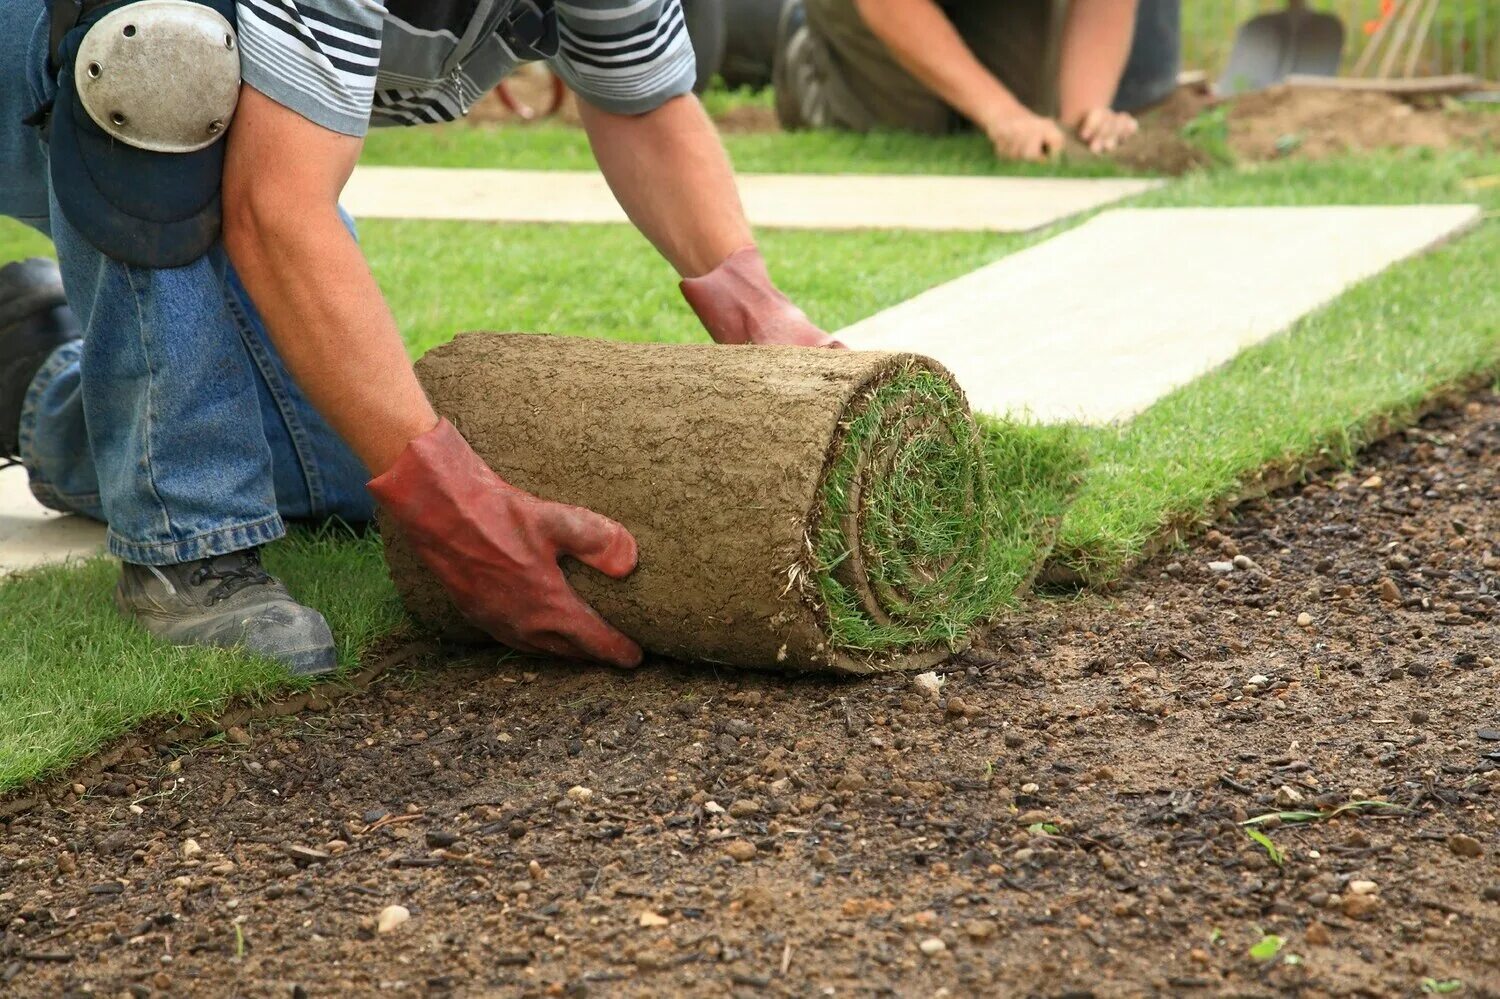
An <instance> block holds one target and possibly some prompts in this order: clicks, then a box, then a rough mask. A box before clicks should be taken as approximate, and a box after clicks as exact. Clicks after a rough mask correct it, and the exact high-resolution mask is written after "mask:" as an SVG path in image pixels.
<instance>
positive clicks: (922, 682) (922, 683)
mask: <svg viewBox="0 0 1500 999" xmlns="http://www.w3.org/2000/svg"><path fill="white" fill-rule="evenodd" d="M947 682H948V680H947V677H942V676H938V675H937V674H936V673H918V674H917V675H916V676H914V677H912V678H911V684H912V686H913V687H916V688H917V690H919V691H920V692H922V693H923V694H925V695H927V696H928V697H929V698H931V699H932V700H934V701H935V700H937V699H938V696H939V695H940V694H941V693H942V691H943V684H944V683H947Z"/></svg>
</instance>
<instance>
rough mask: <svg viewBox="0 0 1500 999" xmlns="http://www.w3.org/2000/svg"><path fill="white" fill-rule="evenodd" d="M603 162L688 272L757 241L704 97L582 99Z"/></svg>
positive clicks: (614, 186) (624, 198) (639, 219)
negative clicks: (628, 109) (604, 103)
mask: <svg viewBox="0 0 1500 999" xmlns="http://www.w3.org/2000/svg"><path fill="white" fill-rule="evenodd" d="M578 111H579V115H580V117H581V118H582V119H583V127H584V128H585V129H586V130H587V131H588V136H589V144H590V145H591V146H592V147H593V150H594V157H595V159H597V160H598V161H599V169H600V170H601V171H603V173H604V177H605V179H606V180H607V181H609V186H610V190H612V191H613V192H614V195H615V198H616V199H617V200H618V201H619V202H620V206H621V207H622V208H624V209H625V214H627V215H629V216H630V220H631V221H632V222H634V223H635V225H636V227H637V228H638V229H640V230H641V232H642V233H643V234H645V236H646V238H647V239H649V240H651V243H652V245H654V246H655V247H656V248H657V250H658V251H660V253H661V255H662V256H664V257H666V258H667V260H668V262H670V263H671V264H672V266H673V267H675V268H677V273H679V274H681V275H682V276H683V277H685V278H691V277H699V276H700V275H703V274H707V273H708V272H709V271H711V270H713V268H715V267H716V266H718V265H719V263H720V262H721V261H723V260H724V258H725V257H727V256H729V255H730V254H731V253H733V252H734V251H735V250H738V249H740V248H741V247H744V246H749V245H750V244H751V243H752V242H754V239H753V237H752V236H751V234H750V225H749V223H747V222H746V221H745V210H744V208H743V207H742V206H741V205H740V195H739V191H738V190H737V189H736V187H735V184H734V170H733V169H732V168H731V167H730V165H729V157H728V156H727V155H726V154H725V152H724V145H723V143H721V142H720V141H719V135H718V132H717V131H715V130H714V126H713V123H712V122H711V121H709V120H708V115H707V114H705V113H704V111H703V106H702V105H701V104H699V103H698V98H696V97H693V96H692V95H690V94H687V95H683V96H681V97H674V98H673V99H671V100H669V101H667V102H666V103H665V104H663V105H662V106H661V107H659V108H657V109H656V110H654V111H648V112H646V113H645V114H640V115H622V114H614V113H612V112H609V111H605V110H602V109H600V108H596V107H594V106H593V105H591V104H589V103H588V102H587V101H584V100H580V101H579V102H578Z"/></svg>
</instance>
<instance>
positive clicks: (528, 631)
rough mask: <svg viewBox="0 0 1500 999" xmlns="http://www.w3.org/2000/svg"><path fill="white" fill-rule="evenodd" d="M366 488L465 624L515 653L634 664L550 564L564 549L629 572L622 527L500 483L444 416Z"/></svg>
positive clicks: (628, 542)
mask: <svg viewBox="0 0 1500 999" xmlns="http://www.w3.org/2000/svg"><path fill="white" fill-rule="evenodd" d="M369 489H370V492H371V494H372V495H373V496H374V497H375V498H376V499H377V500H379V501H380V504H381V505H382V506H384V507H385V509H386V512H387V513H389V514H390V516H391V517H392V518H393V519H394V520H395V521H396V523H398V524H399V525H400V526H401V530H402V531H403V532H404V533H405V535H406V538H407V540H408V541H410V542H411V545H412V547H413V548H414V549H415V550H416V552H417V555H418V556H419V557H420V558H421V559H422V562H423V563H424V564H425V565H426V566H427V568H429V569H431V570H432V571H433V573H434V574H435V575H436V576H437V578H438V579H439V580H441V581H442V584H443V586H445V587H446V588H447V590H448V593H449V595H450V596H452V597H453V602H454V603H455V604H457V605H458V609H459V610H460V611H461V612H463V615H464V617H465V618H467V619H468V620H469V622H470V623H472V624H474V625H476V626H478V627H480V628H483V629H484V630H485V631H487V632H489V634H490V635H492V636H493V637H494V638H496V639H498V640H499V641H501V642H504V643H505V644H506V645H509V646H510V647H511V648H513V649H516V650H518V651H520V652H530V653H549V654H551V655H556V656H564V657H566V658H570V659H597V660H600V661H601V662H606V663H611V664H613V665H615V666H637V665H639V664H640V661H641V650H640V647H639V646H638V645H636V644H635V643H634V642H632V641H631V640H630V639H629V638H627V637H625V636H624V635H623V634H621V633H620V632H619V631H617V630H615V629H614V628H613V627H611V626H610V624H609V623H608V622H606V621H605V620H604V618H602V617H600V616H599V613H598V611H596V610H594V609H593V608H592V607H590V606H589V605H588V604H586V603H584V602H583V600H582V599H581V598H580V597H579V596H578V594H577V593H575V592H574V591H573V588H572V587H571V586H569V585H568V581H567V579H566V578H565V577H564V576H563V573H562V568H561V566H559V565H558V559H560V558H561V557H562V556H564V555H569V556H572V557H573V558H576V559H577V560H578V561H580V562H582V563H583V564H584V565H589V566H593V567H594V568H595V569H598V570H599V571H600V572H602V573H604V574H605V575H606V576H611V577H613V578H615V579H623V578H624V577H626V576H628V575H630V573H631V572H632V571H633V570H634V569H635V558H636V548H635V539H634V538H632V537H631V536H630V532H629V531H627V530H625V528H624V527H622V526H620V525H619V524H617V523H615V522H614V521H612V520H610V519H608V518H607V517H601V516H600V515H599V514H597V513H593V512H592V511H589V510H585V509H583V508H582V507H577V506H565V505H563V504H561V503H549V502H547V501H546V500H543V499H538V498H537V497H535V496H533V495H531V494H530V493H527V492H523V491H521V490H520V489H517V488H516V487H515V486H512V485H510V484H509V483H507V482H505V481H504V480H503V479H501V478H500V477H499V476H498V475H496V474H495V473H494V472H492V471H490V469H489V468H488V467H487V466H486V465H485V463H484V462H483V461H481V460H480V458H479V456H478V455H477V454H475V453H474V451H473V449H472V448H470V447H469V443H468V441H466V440H464V439H463V436H462V435H460V434H459V432H458V431H457V430H455V429H454V428H453V424H451V423H449V422H448V421H447V420H441V421H439V422H438V425H437V426H436V427H435V428H433V429H432V430H429V431H428V432H427V433H425V434H423V435H422V436H420V437H418V438H417V439H416V440H414V441H412V442H411V444H409V445H407V448H406V450H405V451H403V452H401V456H400V457H399V458H397V459H396V463H395V464H394V465H392V466H391V467H390V469H389V470H388V471H387V472H386V473H385V474H384V475H381V476H379V477H378V478H376V479H374V480H372V481H371V482H370V484H369Z"/></svg>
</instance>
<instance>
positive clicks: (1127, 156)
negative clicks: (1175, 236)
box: [1114, 87, 1500, 174]
mask: <svg viewBox="0 0 1500 999" xmlns="http://www.w3.org/2000/svg"><path fill="white" fill-rule="evenodd" d="M1496 141H1500V115H1494V114H1486V113H1483V112H1479V111H1465V110H1461V109H1458V110H1455V109H1451V108H1448V107H1446V106H1444V105H1443V104H1442V103H1441V102H1440V101H1435V100H1431V99H1427V100H1421V101H1406V100H1403V99H1401V98H1398V97H1393V96H1391V95H1389V94H1377V93H1360V92H1354V91H1343V90H1317V89H1313V88H1309V87H1272V88H1270V89H1269V90H1262V91H1259V92H1258V93H1253V94H1245V95H1243V96H1241V97H1237V98H1234V99H1233V100H1227V101H1219V100H1216V99H1215V98H1213V97H1212V96H1211V95H1209V94H1208V93H1207V92H1205V91H1203V90H1201V89H1197V88H1183V89H1181V90H1179V91H1178V92H1177V93H1176V94H1174V95H1173V96H1172V97H1170V98H1168V100H1167V101H1166V102H1165V103H1164V104H1162V105H1161V106H1159V107H1157V108H1155V109H1154V110H1152V111H1150V112H1147V113H1146V114H1144V115H1142V117H1141V133H1140V135H1139V136H1138V137H1137V138H1136V139H1135V140H1134V141H1132V142H1131V143H1130V144H1128V145H1127V146H1125V147H1124V148H1123V149H1121V150H1120V152H1119V153H1117V154H1116V155H1115V156H1114V159H1115V160H1117V161H1118V162H1120V163H1124V164H1127V165H1128V166H1130V167H1132V168H1133V169H1139V170H1151V171H1154V172H1159V173H1167V174H1179V173H1183V172H1186V171H1187V170H1190V169H1192V168H1194V167H1198V166H1207V165H1209V164H1211V163H1212V162H1214V160H1215V159H1216V158H1222V157H1225V156H1227V157H1228V158H1231V159H1233V160H1235V161H1242V162H1251V163H1255V162H1265V161H1268V160H1277V159H1286V158H1289V157H1295V158H1299V159H1310V160H1319V159H1326V158H1328V157H1330V156H1338V155H1341V154H1344V153H1356V152H1364V151H1368V150H1373V149H1384V148H1391V147H1412V146H1421V147H1425V148H1429V149H1451V148H1453V147H1455V146H1461V145H1474V144H1481V143H1484V142H1496Z"/></svg>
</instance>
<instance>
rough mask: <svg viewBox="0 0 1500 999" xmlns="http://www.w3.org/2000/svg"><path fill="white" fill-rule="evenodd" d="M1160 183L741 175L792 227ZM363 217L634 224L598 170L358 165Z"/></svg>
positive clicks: (868, 223) (1041, 214)
mask: <svg viewBox="0 0 1500 999" xmlns="http://www.w3.org/2000/svg"><path fill="white" fill-rule="evenodd" d="M1160 183H1161V182H1160V181H1155V180H1131V179H1099V180H1090V179H1071V178H1057V177H928V176H883V175H873V174H869V175H866V174H845V175H813V174H740V176H739V187H740V196H741V198H742V199H743V200H744V202H745V211H746V213H747V214H748V215H749V217H750V221H751V222H752V223H753V224H754V225H757V226H766V227H770V228H786V229H929V230H953V231H971V232H972V231H980V232H985V231H987V232H1025V231H1027V230H1031V229H1037V228H1040V227H1041V226H1044V225H1049V224H1050V223H1053V222H1056V221H1058V220H1060V219H1064V218H1067V217H1069V216H1071V215H1076V214H1078V213H1080V212H1085V211H1089V210H1091V209H1095V208H1099V207H1102V206H1104V205H1108V204H1111V203H1112V202H1115V201H1119V200H1120V199H1121V198H1128V197H1131V196H1133V195H1137V194H1140V193H1142V192H1144V191H1149V190H1151V189H1152V188H1153V187H1157V186H1159V185H1160ZM343 205H344V207H345V208H347V209H348V210H349V211H350V212H351V213H353V215H354V217H355V218H394V219H460V220H466V221H483V222H627V221H629V220H628V219H627V218H626V217H625V213H624V212H623V211H622V210H621V209H620V206H619V205H618V204H617V203H616V202H615V197H614V195H613V194H612V193H611V192H610V190H609V185H607V184H606V183H605V182H604V177H603V176H602V175H600V174H599V173H598V172H596V171H587V172H585V171H557V170H453V169H441V168H425V167H359V168H358V169H356V170H355V171H354V176H353V178H352V179H350V181H349V184H348V186H346V187H345V188H344V195H343Z"/></svg>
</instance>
